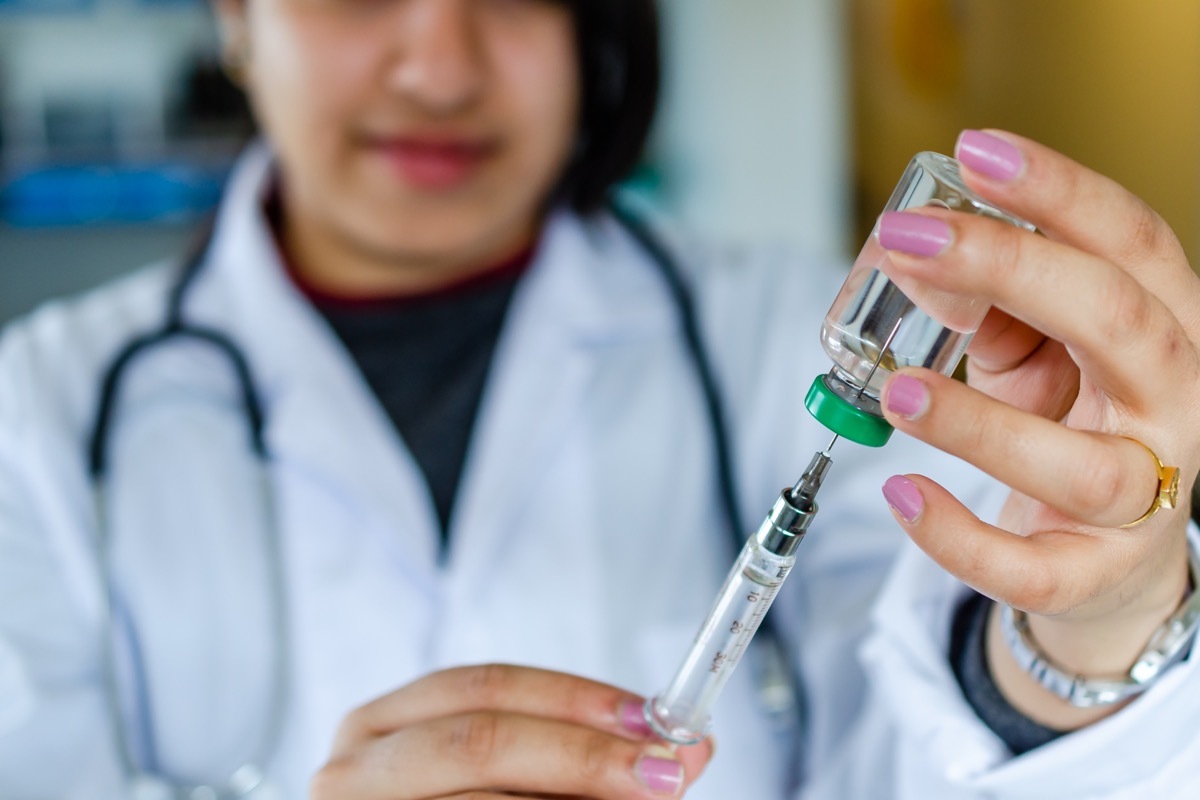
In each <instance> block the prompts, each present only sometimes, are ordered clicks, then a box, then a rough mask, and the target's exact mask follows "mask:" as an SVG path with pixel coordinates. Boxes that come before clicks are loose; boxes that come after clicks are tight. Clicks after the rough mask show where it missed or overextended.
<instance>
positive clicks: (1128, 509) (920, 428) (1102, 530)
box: [880, 131, 1200, 729]
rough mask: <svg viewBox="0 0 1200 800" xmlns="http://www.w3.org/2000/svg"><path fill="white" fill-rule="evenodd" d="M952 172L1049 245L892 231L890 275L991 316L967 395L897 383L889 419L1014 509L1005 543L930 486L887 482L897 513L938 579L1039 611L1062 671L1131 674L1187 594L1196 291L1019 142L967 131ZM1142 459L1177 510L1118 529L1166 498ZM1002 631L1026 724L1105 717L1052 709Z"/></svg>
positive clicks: (1003, 684) (1005, 680)
mask: <svg viewBox="0 0 1200 800" xmlns="http://www.w3.org/2000/svg"><path fill="white" fill-rule="evenodd" d="M957 155H958V157H959V159H960V161H961V162H962V163H963V165H964V170H963V175H964V178H965V180H966V181H967V183H968V184H969V185H970V186H971V188H972V189H974V190H975V191H977V192H978V193H979V194H980V195H982V196H983V197H985V198H986V199H988V200H989V201H991V202H993V203H995V204H996V205H997V206H999V207H1001V208H1003V209H1005V210H1007V211H1009V212H1011V213H1013V214H1016V215H1018V216H1021V217H1023V218H1025V219H1027V220H1029V221H1030V222H1032V223H1034V224H1035V225H1037V227H1038V229H1039V230H1040V232H1041V233H1042V234H1044V235H1037V234H1033V233H1029V232H1027V231H1023V230H1020V229H1018V228H1016V227H1013V226H1010V225H1006V224H1004V223H1001V222H997V221H995V220H991V219H987V218H983V217H978V216H969V215H965V214H960V213H955V212H951V211H946V210H944V209H936V208H923V209H920V210H917V211H907V212H902V213H898V214H889V215H885V218H884V219H883V220H881V223H880V239H881V241H882V242H883V243H884V245H885V247H888V249H889V251H890V256H891V261H892V264H891V266H890V268H889V269H891V270H895V271H896V273H897V274H898V275H901V276H903V277H905V278H908V279H913V280H916V281H919V282H920V283H922V284H926V285H928V286H930V287H933V288H935V289H940V290H943V291H947V292H950V293H953V294H956V295H964V296H974V297H981V298H983V299H985V300H986V301H988V302H990V303H991V304H992V305H993V308H992V310H991V312H989V314H988V316H987V318H986V319H985V321H984V323H983V325H982V327H981V328H980V330H979V331H978V333H977V334H976V336H975V338H974V340H973V342H972V344H971V347H970V349H969V350H968V353H969V356H970V358H969V362H968V375H969V384H970V385H969V386H967V385H963V384H961V383H958V382H956V381H954V380H951V379H949V378H945V377H942V376H940V375H937V374H935V373H932V372H930V371H928V370H918V369H910V370H904V371H902V372H900V373H899V374H898V375H896V376H894V377H893V378H892V379H891V380H890V381H889V383H888V384H887V386H886V388H885V393H884V405H885V408H886V413H887V417H888V419H889V421H891V422H892V423H893V424H894V425H895V426H896V428H898V429H899V430H902V431H904V432H906V433H909V434H911V435H912V436H914V437H916V438H918V439H922V440H924V441H926V442H929V443H930V444H932V445H934V446H936V447H938V448H939V449H941V450H945V451H947V452H949V453H952V454H954V455H957V456H959V457H961V458H963V459H964V460H966V461H969V462H971V463H973V464H975V465H976V466H978V467H980V468H981V469H983V470H984V471H986V472H988V473H989V474H991V475H993V476H994V477H996V478H998V479H999V480H1001V481H1003V482H1004V483H1005V484H1007V485H1008V486H1009V487H1011V489H1012V493H1011V495H1010V497H1009V499H1008V502H1007V504H1006V506H1005V509H1004V511H1003V513H1002V515H1001V519H1000V520H999V525H998V526H992V525H988V524H985V523H983V522H981V521H980V520H979V519H978V518H976V517H975V516H974V515H973V514H971V513H970V512H969V511H968V510H967V509H966V508H965V507H964V506H963V505H962V504H960V503H959V502H958V501H957V500H956V499H955V498H954V497H952V496H951V495H950V494H949V493H948V492H946V491H945V490H944V489H942V488H941V487H940V486H938V485H937V484H935V483H933V482H932V481H930V480H929V479H927V478H924V477H920V476H915V475H910V476H898V477H896V478H892V479H891V480H889V481H888V483H887V485H886V487H885V495H887V497H888V501H889V503H890V504H891V505H892V508H893V510H894V511H895V513H896V516H897V518H898V519H899V520H900V521H901V524H902V525H903V526H904V528H905V529H906V530H907V532H908V534H909V535H910V536H911V537H912V538H913V540H914V541H915V542H916V543H917V544H918V545H919V546H920V547H921V548H922V549H924V550H925V552H926V553H928V554H929V555H930V556H931V557H932V558H933V559H935V560H936V561H937V562H938V563H940V564H941V565H942V566H943V567H944V568H945V569H947V570H948V571H949V572H951V573H953V574H954V575H956V576H957V577H959V578H960V579H961V580H963V581H964V582H966V583H967V584H969V585H971V586H973V587H975V588H976V589H978V590H979V591H980V592H982V593H984V594H986V595H988V596H990V597H992V598H994V599H995V600H997V601H999V602H1001V603H1007V604H1009V605H1012V606H1013V607H1015V608H1018V609H1022V610H1025V611H1027V612H1028V613H1029V614H1030V615H1031V616H1030V625H1031V629H1032V632H1033V635H1034V637H1035V638H1036V639H1037V641H1038V642H1039V643H1040V645H1041V646H1042V648H1043V649H1044V650H1045V651H1046V653H1047V654H1048V655H1049V656H1050V657H1051V658H1052V659H1053V660H1054V661H1055V662H1056V663H1058V664H1061V665H1062V666H1063V667H1065V668H1066V669H1069V670H1072V671H1074V672H1076V673H1078V674H1082V675H1086V676H1096V677H1101V676H1112V675H1121V674H1124V673H1125V672H1127V671H1128V669H1129V667H1130V665H1131V664H1132V662H1133V660H1134V659H1135V658H1136V656H1137V655H1138V653H1140V652H1141V650H1142V649H1143V648H1144V647H1145V645H1146V643H1147V641H1148V639H1149V638H1150V635H1151V634H1152V633H1153V631H1154V629H1155V628H1156V627H1158V626H1159V625H1160V624H1161V623H1162V622H1163V621H1164V620H1165V619H1166V618H1167V617H1168V616H1169V615H1170V614H1171V612H1172V611H1174V610H1175V608H1176V607H1178V605H1179V603H1180V601H1181V598H1182V597H1183V596H1184V593H1185V591H1186V586H1187V582H1188V576H1187V560H1186V555H1187V549H1186V529H1187V523H1188V512H1189V503H1188V499H1189V490H1190V488H1191V486H1192V484H1193V482H1194V481H1195V478H1196V475H1197V471H1198V470H1200V403H1198V402H1197V400H1196V399H1197V398H1200V279H1198V278H1197V276H1196V275H1195V273H1193V271H1192V269H1191V267H1190V266H1189V264H1188V261H1187V258H1186V257H1185V255H1184V253H1183V250H1182V248H1181V246H1180V244H1179V242H1178V240H1177V239H1176V237H1175V236H1174V234H1173V233H1172V232H1171V230H1170V228H1169V227H1168V226H1167V224H1166V223H1165V222H1164V221H1163V220H1162V219H1161V218H1160V217H1159V216H1158V215H1157V214H1156V213H1154V212H1153V211H1152V210H1151V209H1150V208H1149V207H1148V206H1147V205H1146V204H1145V203H1144V202H1142V201H1141V200H1139V199H1138V198H1137V197H1135V196H1134V195H1132V194H1131V193H1129V192H1128V191H1127V190H1125V189H1123V188H1122V187H1120V186H1119V185H1117V184H1116V183H1114V182H1113V181H1111V180H1109V179H1107V178H1105V177H1102V176H1101V175H1098V174H1096V173H1094V172H1092V171H1090V170H1088V169H1085V168H1084V167H1082V166H1080V165H1079V164H1077V163H1075V162H1073V161H1070V160H1069V159H1067V158H1065V157H1064V156H1062V155H1060V154H1058V153H1056V152H1054V151H1052V150H1050V149H1048V148H1046V147H1044V146H1041V145H1039V144H1037V143H1035V142H1032V141H1029V140H1027V139H1023V138H1020V137H1017V136H1014V135H1012V134H1008V133H1000V132H988V133H984V132H980V131H968V132H965V133H964V134H963V136H962V137H961V138H960V140H959V146H958V148H957ZM914 219H915V220H916V221H915V222H914ZM1139 442H1140V443H1141V444H1140V443H1139ZM1148 450H1150V451H1152V452H1153V453H1154V454H1157V456H1158V458H1159V459H1161V461H1162V463H1163V464H1166V465H1171V466H1177V467H1178V468H1179V471H1180V487H1181V488H1180V497H1179V501H1180V502H1179V505H1178V507H1177V508H1175V509H1174V510H1168V509H1165V508H1163V509H1160V510H1159V511H1158V512H1157V513H1156V514H1154V515H1153V516H1151V517H1150V518H1149V519H1147V520H1145V521H1144V522H1141V523H1140V524H1137V525H1135V526H1133V527H1125V528H1122V527H1121V526H1122V525H1124V524H1127V523H1130V522H1132V521H1134V520H1137V519H1139V518H1140V517H1142V516H1143V514H1145V512H1146V511H1147V509H1149V508H1150V507H1151V504H1152V501H1154V499H1155V498H1156V497H1157V495H1158V491H1159V479H1158V474H1157V470H1156V466H1155V462H1154V460H1153V456H1152V455H1151V452H1147V451H1148ZM993 616H995V615H993ZM991 627H992V631H991V633H990V634H989V635H990V637H991V638H990V646H989V648H988V649H989V658H990V661H991V666H992V670H993V673H994V674H995V676H996V679H997V682H998V684H999V685H1000V688H1001V689H1002V691H1004V692H1005V694H1006V695H1007V696H1008V698H1009V700H1010V702H1012V703H1013V704H1014V705H1015V706H1016V707H1017V708H1018V709H1020V710H1021V711H1023V712H1024V713H1025V714H1026V715H1028V716H1031V717H1032V718H1034V719H1037V720H1038V721H1040V722H1042V723H1043V724H1047V725H1050V726H1052V727H1058V728H1064V729H1069V728H1075V727H1079V726H1082V725H1085V724H1087V723H1088V722H1091V721H1093V720H1095V719H1097V718H1098V717H1100V716H1103V715H1104V714H1106V713H1110V710H1106V709H1076V708H1073V707H1071V706H1069V705H1067V704H1066V703H1065V702H1063V701H1060V700H1058V699H1057V698H1055V697H1053V696H1052V695H1050V694H1049V693H1048V692H1046V691H1045V690H1044V689H1042V688H1041V687H1040V686H1039V685H1038V684H1036V683H1035V682H1034V681H1033V680H1032V679H1031V678H1030V677H1029V676H1028V675H1026V674H1025V673H1024V672H1023V671H1022V670H1021V669H1020V668H1019V667H1018V666H1017V665H1016V663H1015V662H1014V661H1013V660H1012V658H1011V656H1010V655H1009V654H1008V652H1007V648H1005V647H1004V646H1003V644H1002V643H1001V644H999V646H997V643H998V640H997V633H996V625H995V620H994V619H993V621H992V626H991Z"/></svg>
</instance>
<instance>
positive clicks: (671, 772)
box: [637, 756, 683, 795]
mask: <svg viewBox="0 0 1200 800" xmlns="http://www.w3.org/2000/svg"><path fill="white" fill-rule="evenodd" d="M637 777H638V780H639V781H641V783H642V785H643V786H645V787H646V788H647V789H649V790H650V791H652V792H654V793H655V794H666V795H678V794H679V790H680V789H682V788H683V764H680V763H679V762H678V761H672V760H671V759H669V758H655V757H654V756H642V757H641V758H639V759H638V762H637Z"/></svg>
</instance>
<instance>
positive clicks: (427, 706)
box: [311, 664, 713, 800]
mask: <svg viewBox="0 0 1200 800" xmlns="http://www.w3.org/2000/svg"><path fill="white" fill-rule="evenodd" d="M642 702H643V701H642V699H641V698H639V697H637V696H636V695H632V694H630V693H628V692H625V691H622V690H621V689H617V688H616V687H613V686H608V685H606V684H602V683H596V682H595V681H590V680H585V679H583V678H578V677H575V676H573V675H566V674H563V673H558V672H548V671H545V670H539V669H532V668H527V667H515V666H505V665H497V664H491V665H487V666H478V667H460V668H456V669H449V670H445V671H443V672H435V673H433V674H431V675H427V676H425V677H424V678H421V679H419V680H417V681H414V682H413V683H410V684H408V685H407V686H404V687H402V688H400V689H397V690H396V691H394V692H392V693H391V694H387V695H384V696H383V697H380V698H379V699H377V700H374V701H372V702H370V703H368V704H366V705H364V706H362V707H361V708H358V709H356V710H355V711H352V712H351V713H350V714H348V715H347V716H346V718H345V719H344V720H343V721H342V725H341V727H340V729H339V730H338V734H337V738H336V740H335V742H334V746H333V752H332V754H331V755H330V758H329V761H328V762H327V763H326V764H325V766H324V767H322V768H321V770H320V771H319V772H318V773H317V774H316V776H315V777H314V779H313V782H312V786H311V798H312V800H327V799H328V798H337V800H350V798H355V800H358V799H359V798H378V799H379V800H418V798H420V800H429V799H430V798H460V799H461V800H465V799H466V798H471V800H484V798H499V797H508V798H511V797H514V796H516V797H527V798H536V797H545V796H554V797H558V798H590V799H592V800H640V799H642V798H644V800H653V799H654V798H662V797H678V796H681V795H682V794H683V792H684V790H685V789H686V788H687V787H688V786H690V785H691V783H692V782H693V781H695V780H696V778H697V777H698V776H699V775H700V773H701V772H702V771H703V769H704V767H705V765H706V764H707V763H708V761H709V759H710V758H712V753H713V747H712V743H711V741H710V740H708V739H706V740H705V741H703V742H701V743H700V744H697V745H692V746H689V747H682V748H677V749H676V750H674V752H672V751H671V750H668V749H666V748H665V747H664V746H663V744H662V742H661V741H660V740H658V739H656V738H655V737H654V735H653V733H652V732H651V731H650V729H649V727H648V726H647V725H646V722H645V720H644V719H643V718H642V711H641V709H642Z"/></svg>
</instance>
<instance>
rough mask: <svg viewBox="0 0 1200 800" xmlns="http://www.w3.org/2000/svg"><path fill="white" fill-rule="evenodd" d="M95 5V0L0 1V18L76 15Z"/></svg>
mask: <svg viewBox="0 0 1200 800" xmlns="http://www.w3.org/2000/svg"><path fill="white" fill-rule="evenodd" d="M96 4H97V0H0V16H3V15H4V14H8V13H12V14H22V15H24V16H36V15H38V14H45V15H47V16H50V15H56V14H64V13H76V12H80V11H90V10H92V9H94V8H95V7H96Z"/></svg>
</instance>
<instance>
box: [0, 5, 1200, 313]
mask: <svg viewBox="0 0 1200 800" xmlns="http://www.w3.org/2000/svg"><path fill="white" fill-rule="evenodd" d="M662 5H663V10H664V14H665V18H666V44H667V60H668V85H667V91H666V97H665V99H664V105H663V113H662V116H661V121H660V125H659V129H658V131H657V133H656V136H655V138H654V144H653V147H652V149H651V152H650V153H649V154H648V156H647V160H646V164H645V166H644V168H643V169H642V171H641V172H640V174H639V175H638V176H636V177H635V179H634V181H633V183H634V185H635V187H636V189H637V190H638V191H639V192H641V193H642V194H644V195H646V196H647V197H648V198H650V200H651V201H652V202H654V203H655V204H657V205H658V206H660V207H661V208H663V209H664V210H665V211H666V212H667V213H669V214H671V215H674V216H676V217H678V218H680V219H681V220H682V221H683V223H684V224H685V225H686V226H687V227H690V228H693V229H695V230H698V231H703V232H704V234H705V235H706V236H708V237H715V238H718V239H723V240H729V241H732V242H735V243H736V242H770V243H782V244H786V245H788V246H792V247H796V248H801V249H805V250H808V251H816V252H818V253H821V254H824V255H828V256H833V257H837V258H840V259H843V260H846V261H848V260H849V258H851V257H852V256H853V254H854V253H855V252H856V251H857V249H858V247H859V245H860V243H861V241H862V238H863V237H864V236H865V234H866V232H867V231H868V230H869V229H870V226H871V224H872V222H873V219H874V217H875V215H876V214H877V213H878V211H879V209H880V208H881V207H882V205H883V203H884V202H885V200H886V199H887V195H888V194H889V193H890V191H891V188H892V186H893V185H894V183H895V182H896V180H897V179H898V177H899V176H900V173H901V172H902V170H903V168H904V165H905V164H906V163H907V161H908V159H909V157H910V156H911V155H912V154H913V153H915V152H917V151H918V150H927V149H928V150H939V151H942V152H950V151H951V149H952V148H953V146H954V140H955V137H956V136H957V133H958V131H959V130H960V129H961V128H963V127H1002V128H1009V129H1012V130H1016V131H1019V132H1021V133H1024V134H1026V135H1029V136H1032V137H1034V138H1037V139H1040V140H1041V141H1044V142H1046V143H1047V144H1050V145H1052V146H1054V147H1056V148H1058V149H1060V150H1063V151H1064V152H1066V153H1068V154H1070V155H1072V156H1073V157H1075V158H1076V159H1078V160H1080V161H1082V162H1084V163H1086V164H1088V165H1090V166H1092V167H1094V168H1096V169H1099V170H1101V171H1103V172H1106V173H1108V174H1110V175H1112V176H1113V177H1115V178H1116V179H1118V180H1119V181H1121V182H1122V183H1124V184H1125V185H1127V186H1128V187H1130V188H1131V189H1133V190H1134V191H1135V192H1137V193H1139V194H1140V195H1142V196H1143V197H1144V198H1145V199H1146V200H1148V201H1149V202H1150V203H1151V205H1153V206H1155V207H1156V208H1157V209H1159V211H1160V212H1161V213H1162V214H1163V215H1164V216H1165V217H1166V218H1167V220H1168V221H1169V222H1170V223H1171V224H1172V225H1173V226H1174V228H1175V230H1176V232H1177V233H1178V234H1179V236H1180V238H1181V239H1182V240H1183V242H1184V245H1185V247H1187V249H1188V252H1189V254H1190V255H1191V257H1192V262H1193V264H1200V2H1196V0H1143V2H1138V3H1131V2H1128V0H1054V2H1045V0H1004V2H972V0H738V1H737V2H735V0H662ZM218 54H219V49H218V46H217V40H216V35H215V32H214V29H213V24H212V20H211V17H210V14H209V11H208V9H207V7H206V5H205V3H204V0H0V324H3V322H4V321H5V320H7V319H10V318H11V317H12V316H14V315H16V314H19V313H22V312H24V311H26V310H28V309H30V308H32V307H34V306H35V305H36V304H38V303H40V302H42V301H43V300H45V299H47V298H50V297H53V296H56V295H59V294H62V293H67V292H74V291H78V290H80V289H82V288H86V287H88V286H92V285H95V284H97V283H99V282H101V281H103V280H105V279H106V278H108V277H110V276H113V275H116V274H118V273H120V272H121V271H123V270H126V269H130V268H133V267H136V266H138V265H141V264H144V263H146V262H148V261H151V260H154V259H157V258H162V257H164V256H169V255H171V254H174V253H177V252H179V251H180V250H181V249H182V248H184V247H185V246H186V243H187V242H188V241H189V240H190V239H191V238H192V237H193V235H194V233H193V231H194V229H195V226H196V224H197V222H198V220H200V219H202V218H203V216H204V215H205V214H206V213H207V212H208V210H209V209H210V208H211V206H212V205H213V204H214V203H215V202H216V200H217V198H218V195H219V192H220V186H221V182H222V180H223V177H224V175H225V173H226V171H227V170H228V168H229V165H230V162H231V160H232V158H233V157H234V155H235V154H236V151H237V148H238V146H239V143H240V142H241V141H243V139H244V137H245V136H246V134H247V132H248V130H249V121H248V117H247V115H246V109H245V105H244V102H243V100H242V98H241V97H240V95H239V94H238V92H237V91H236V89H234V88H233V87H232V86H231V85H230V84H229V82H228V81H227V80H226V79H225V78H224V76H223V75H222V73H221V70H220V68H219V63H218V62H219V58H218Z"/></svg>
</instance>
